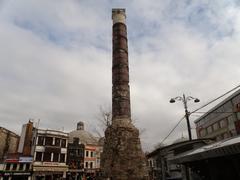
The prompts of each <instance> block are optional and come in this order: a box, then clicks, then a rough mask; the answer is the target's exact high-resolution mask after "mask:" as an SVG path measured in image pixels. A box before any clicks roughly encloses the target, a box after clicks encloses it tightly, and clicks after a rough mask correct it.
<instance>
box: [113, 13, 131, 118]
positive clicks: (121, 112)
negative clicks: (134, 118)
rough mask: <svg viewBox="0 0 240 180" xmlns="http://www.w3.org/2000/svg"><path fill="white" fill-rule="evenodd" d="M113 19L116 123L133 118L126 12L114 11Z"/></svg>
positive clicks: (114, 108)
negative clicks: (118, 120)
mask: <svg viewBox="0 0 240 180" xmlns="http://www.w3.org/2000/svg"><path fill="white" fill-rule="evenodd" d="M112 19H113V32H112V33H113V34H112V38H113V39H112V85H113V86H112V116H113V121H116V120H117V119H122V118H129V119H130V118H131V111H130V91H129V68H128V46H127V26H126V24H125V19H126V15H125V10H124V9H115V10H113V12H112Z"/></svg>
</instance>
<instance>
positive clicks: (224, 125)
mask: <svg viewBox="0 0 240 180" xmlns="http://www.w3.org/2000/svg"><path fill="white" fill-rule="evenodd" d="M226 126H227V121H226V119H223V120H221V121H220V127H221V128H224V127H226Z"/></svg>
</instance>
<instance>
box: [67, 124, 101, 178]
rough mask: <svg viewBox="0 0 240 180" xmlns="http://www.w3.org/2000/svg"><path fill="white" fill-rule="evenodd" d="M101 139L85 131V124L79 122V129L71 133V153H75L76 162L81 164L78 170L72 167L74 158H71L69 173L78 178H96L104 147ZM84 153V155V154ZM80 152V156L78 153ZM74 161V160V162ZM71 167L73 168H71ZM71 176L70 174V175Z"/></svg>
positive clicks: (69, 149)
mask: <svg viewBox="0 0 240 180" xmlns="http://www.w3.org/2000/svg"><path fill="white" fill-rule="evenodd" d="M101 142H102V141H100V139H99V138H97V137H95V136H93V135H92V134H91V133H89V132H88V131H86V130H85V129H84V123H83V122H79V123H78V124H77V129H76V130H74V131H72V132H70V133H69V148H68V151H69V153H70V152H72V151H73V153H72V154H73V157H74V156H75V157H76V159H75V161H76V162H79V163H80V166H77V169H76V168H75V169H73V168H72V167H71V160H70V159H72V157H71V156H69V161H68V163H69V164H68V165H69V173H71V174H72V175H71V176H74V172H77V174H75V175H76V177H77V178H79V177H83V176H84V177H96V176H97V175H98V173H99V171H100V156H101V153H102V146H103V144H102V143H101ZM82 151H83V153H82ZM78 152H80V154H79V153H78ZM72 161H73V160H72ZM70 167H71V168H70ZM69 175H70V174H69Z"/></svg>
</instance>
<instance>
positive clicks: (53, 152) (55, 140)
mask: <svg viewBox="0 0 240 180" xmlns="http://www.w3.org/2000/svg"><path fill="white" fill-rule="evenodd" d="M67 144H68V133H65V132H62V131H56V130H48V129H47V130H44V129H35V130H34V131H33V148H32V154H33V165H32V168H33V179H36V180H41V179H46V180H53V179H54V180H57V179H61V178H66V172H67V170H68V166H67V165H66V159H67Z"/></svg>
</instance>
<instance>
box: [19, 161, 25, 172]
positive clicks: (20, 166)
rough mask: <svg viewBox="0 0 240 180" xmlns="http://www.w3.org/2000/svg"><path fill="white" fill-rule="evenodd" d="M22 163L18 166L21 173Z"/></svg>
mask: <svg viewBox="0 0 240 180" xmlns="http://www.w3.org/2000/svg"><path fill="white" fill-rule="evenodd" d="M23 165H24V164H23V163H20V165H19V170H20V171H21V170H23Z"/></svg>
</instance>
